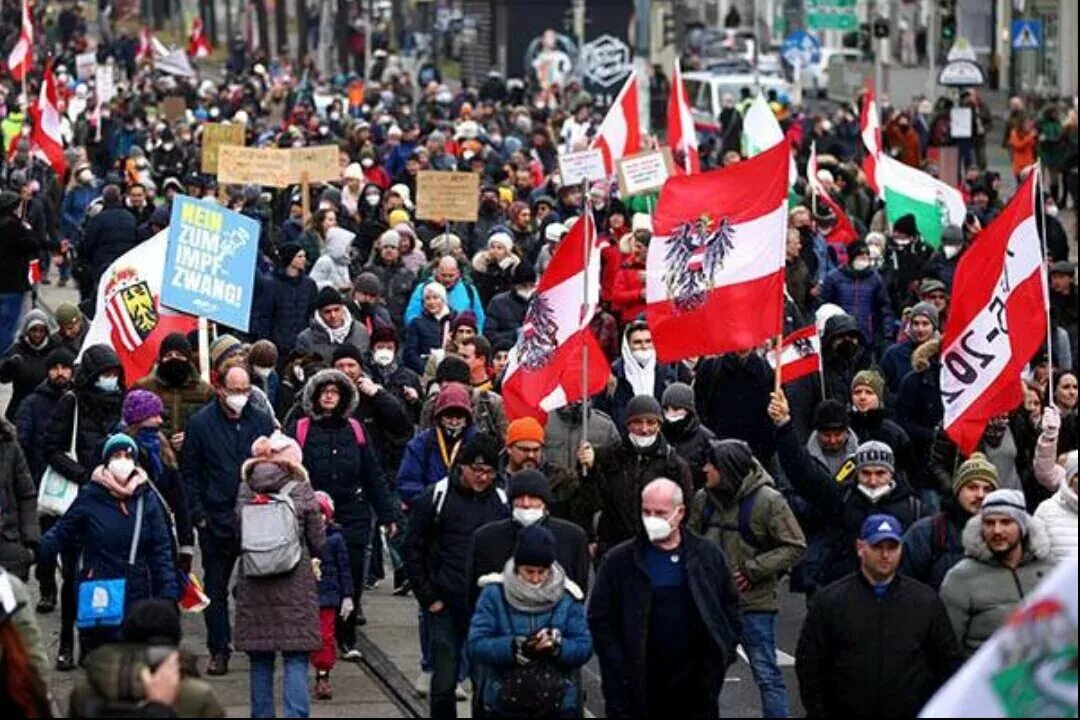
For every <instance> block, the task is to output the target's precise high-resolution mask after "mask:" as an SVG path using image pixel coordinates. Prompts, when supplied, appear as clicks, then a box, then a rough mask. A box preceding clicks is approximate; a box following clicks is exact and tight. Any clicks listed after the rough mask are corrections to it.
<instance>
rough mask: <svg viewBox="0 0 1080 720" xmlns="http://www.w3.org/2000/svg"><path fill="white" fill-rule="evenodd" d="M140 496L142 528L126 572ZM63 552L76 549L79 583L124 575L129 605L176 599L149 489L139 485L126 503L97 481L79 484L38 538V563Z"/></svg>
mask: <svg viewBox="0 0 1080 720" xmlns="http://www.w3.org/2000/svg"><path fill="white" fill-rule="evenodd" d="M139 497H142V498H143V526H142V532H141V533H140V535H139V545H138V551H137V552H136V555H135V568H134V570H132V571H131V572H127V568H126V566H127V561H128V553H129V552H130V550H131V538H132V534H133V533H134V532H135V506H136V502H137V501H138V498H139ZM65 550H79V551H81V554H82V562H81V564H80V569H79V579H80V580H85V579H87V578H97V579H112V578H122V577H127V589H126V596H125V601H126V603H127V606H128V607H130V606H131V604H132V603H134V602H135V601H137V600H145V599H147V598H169V599H176V598H179V597H180V587H179V584H178V583H177V576H176V565H175V564H174V562H173V545H172V536H171V534H170V532H169V525H168V521H167V520H166V518H165V510H164V508H162V506H161V501H160V500H158V498H157V495H155V494H154V492H153V491H152V490H151V489H150V486H149V485H146V484H143V485H142V486H140V487H139V488H138V489H136V491H135V495H134V496H132V497H131V498H128V499H127V500H125V501H121V500H118V499H117V498H115V497H113V496H112V495H111V494H109V491H108V490H106V489H105V488H104V487H102V486H101V485H99V484H98V483H96V482H90V483H87V484H86V485H84V486H83V487H82V489H81V490H80V491H79V495H78V497H76V498H75V502H74V503H72V505H71V507H70V508H68V511H67V512H66V513H64V515H63V516H62V517H61V518H60V520H58V521H57V523H56V524H55V525H53V527H52V529H51V530H49V532H47V533H45V537H43V538H42V539H41V548H40V550H39V551H38V558H39V561H41V560H52V559H54V558H55V557H56V556H57V555H58V554H59V553H61V552H62V551H65Z"/></svg>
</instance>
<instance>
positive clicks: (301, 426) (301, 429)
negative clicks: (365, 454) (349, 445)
mask: <svg viewBox="0 0 1080 720" xmlns="http://www.w3.org/2000/svg"><path fill="white" fill-rule="evenodd" d="M349 427H350V428H352V432H353V437H354V438H356V444H357V445H358V446H360V447H364V446H365V445H367V437H366V436H365V435H364V426H363V425H361V424H360V421H359V420H357V419H356V418H352V417H351V418H349ZM310 430H311V418H309V417H302V418H300V419H299V420H297V421H296V442H297V443H298V444H299V445H300V448H301V449H303V447H304V443H306V442H307V436H308V431H310Z"/></svg>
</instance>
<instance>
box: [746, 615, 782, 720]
mask: <svg viewBox="0 0 1080 720" xmlns="http://www.w3.org/2000/svg"><path fill="white" fill-rule="evenodd" d="M742 629H743V631H742V637H741V638H740V642H742V646H743V649H744V650H746V655H747V657H748V658H750V670H751V671H753V673H754V682H756V683H757V686H758V690H760V691H761V715H762V717H767V718H786V717H787V716H788V693H787V687H786V686H785V685H784V675H783V673H781V672H780V667H779V666H778V665H777V664H776V613H757V612H744V613H743V614H742Z"/></svg>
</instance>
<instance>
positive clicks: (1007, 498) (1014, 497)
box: [979, 489, 1030, 537]
mask: <svg viewBox="0 0 1080 720" xmlns="http://www.w3.org/2000/svg"><path fill="white" fill-rule="evenodd" d="M979 512H980V514H981V515H982V516H983V517H987V516H991V517H993V516H999V515H1004V516H1006V517H1011V518H1012V519H1013V520H1015V521H1016V524H1017V525H1019V526H1020V535H1021V536H1022V537H1027V534H1028V522H1029V519H1030V516H1029V515H1028V513H1027V504H1026V503H1025V502H1024V493H1022V492H1021V491H1019V490H1008V489H1002V490H995V491H994V492H992V493H990V494H989V495H987V496H986V499H985V500H983V504H982V509H981V510H980V511H979Z"/></svg>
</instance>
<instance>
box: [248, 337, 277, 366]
mask: <svg viewBox="0 0 1080 720" xmlns="http://www.w3.org/2000/svg"><path fill="white" fill-rule="evenodd" d="M248 360H250V361H251V364H252V366H254V367H268V368H272V367H277V361H278V350H277V345H275V344H274V343H272V342H270V341H269V340H257V341H255V342H254V343H252V345H251V349H250V350H248Z"/></svg>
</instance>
